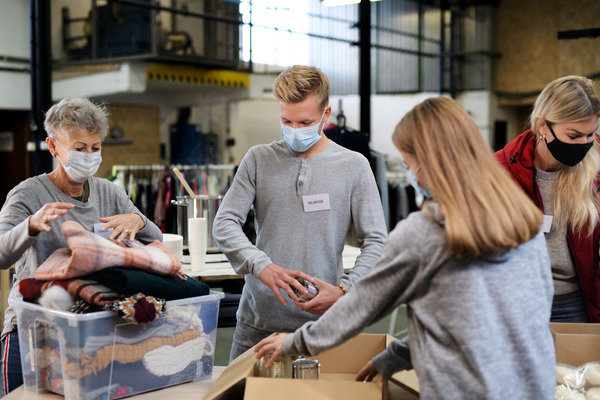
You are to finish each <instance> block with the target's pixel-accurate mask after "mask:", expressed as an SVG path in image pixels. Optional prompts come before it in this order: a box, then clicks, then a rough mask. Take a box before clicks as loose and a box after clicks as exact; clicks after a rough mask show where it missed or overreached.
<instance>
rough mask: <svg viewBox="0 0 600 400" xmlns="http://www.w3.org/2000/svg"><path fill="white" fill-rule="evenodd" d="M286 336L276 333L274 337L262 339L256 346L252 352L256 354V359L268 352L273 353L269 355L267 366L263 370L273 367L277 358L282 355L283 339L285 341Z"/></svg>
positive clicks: (285, 334)
mask: <svg viewBox="0 0 600 400" xmlns="http://www.w3.org/2000/svg"><path fill="white" fill-rule="evenodd" d="M287 335H288V334H287V333H276V334H275V335H274V336H269V337H268V338H264V339H263V340H261V341H260V342H259V343H258V344H257V345H256V348H255V349H254V352H255V353H256V359H259V358H261V357H262V356H264V355H265V353H267V352H269V351H273V354H272V355H271V358H270V359H269V362H268V363H267V365H265V368H269V367H270V366H271V365H273V363H274V362H275V360H276V359H277V357H279V356H280V355H282V354H283V339H285V337H286V336H287Z"/></svg>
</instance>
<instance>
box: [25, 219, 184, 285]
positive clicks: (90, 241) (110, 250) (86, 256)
mask: <svg viewBox="0 0 600 400" xmlns="http://www.w3.org/2000/svg"><path fill="white" fill-rule="evenodd" d="M62 233H63V235H64V236H65V239H66V240H67V244H68V246H69V247H68V248H62V249H57V250H55V251H54V252H53V253H52V254H51V255H50V257H48V258H47V259H46V261H44V262H43V263H42V265H40V266H39V268H38V269H37V271H36V272H35V279H38V280H44V281H50V280H55V279H70V278H77V277H80V276H83V275H87V274H90V273H92V272H95V271H99V270H102V269H104V268H109V267H116V266H121V267H128V268H138V269H141V270H144V271H148V272H152V273H155V274H160V275H176V274H177V273H178V272H179V271H180V270H181V262H180V261H179V259H178V258H177V256H176V255H175V254H173V253H172V252H171V250H169V249H168V248H167V247H166V246H164V245H163V244H162V243H160V242H159V241H158V240H155V241H154V242H152V243H150V244H148V245H143V244H141V243H137V242H133V243H132V244H131V247H127V246H125V245H124V244H117V243H116V242H112V241H110V240H108V239H105V238H103V237H102V236H100V235H97V234H95V233H93V232H88V231H86V230H85V229H83V226H81V225H80V224H79V223H77V222H75V221H66V222H65V223H63V225H62Z"/></svg>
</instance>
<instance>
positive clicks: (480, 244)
mask: <svg viewBox="0 0 600 400" xmlns="http://www.w3.org/2000/svg"><path fill="white" fill-rule="evenodd" d="M392 140H393V142H394V144H395V145H396V147H397V148H398V149H399V150H400V151H402V152H403V153H406V154H410V155H413V156H414V157H415V158H416V160H417V162H418V163H419V165H420V166H421V171H422V172H421V173H422V174H424V178H425V179H424V180H425V181H426V182H427V186H428V188H429V190H430V192H431V193H432V196H433V199H434V200H435V201H436V202H437V203H439V205H440V210H441V212H442V214H443V215H444V217H445V224H444V226H445V230H446V234H447V235H448V242H449V248H450V253H451V254H452V255H453V256H455V257H457V258H462V259H468V258H475V257H479V256H485V255H488V254H492V253H495V252H497V251H501V250H506V249H510V248H514V247H517V246H518V245H520V244H521V243H524V242H526V241H528V240H529V239H531V238H532V237H534V236H535V235H536V234H537V233H538V231H539V226H540V224H541V222H542V213H541V211H540V210H539V208H538V207H537V206H535V204H533V202H532V201H531V200H530V199H529V198H528V197H527V196H526V195H525V193H524V192H523V191H522V190H521V189H520V188H519V187H518V186H517V185H516V184H515V183H514V182H513V180H512V179H511V178H510V176H509V175H508V173H507V171H506V170H505V169H504V168H502V166H501V165H500V164H498V162H497V161H496V160H495V159H494V158H493V156H492V153H491V150H490V148H489V147H488V145H487V143H486V142H485V140H484V139H483V137H482V135H481V133H480V132H479V130H478V129H477V127H476V126H475V124H474V123H473V121H472V120H471V118H470V117H469V115H468V114H467V113H466V112H465V111H464V110H463V109H462V108H461V107H460V106H459V105H458V104H457V103H456V102H454V100H452V99H449V98H446V97H437V98H431V99H428V100H425V101H424V102H422V103H421V104H419V105H417V106H416V107H415V108H413V109H412V110H411V111H410V112H409V113H408V114H406V115H405V116H404V118H402V120H401V121H400V122H399V123H398V125H397V126H396V129H395V131H394V134H393V136H392ZM424 210H425V212H427V207H424Z"/></svg>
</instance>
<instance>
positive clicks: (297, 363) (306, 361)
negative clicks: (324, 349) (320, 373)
mask: <svg viewBox="0 0 600 400" xmlns="http://www.w3.org/2000/svg"><path fill="white" fill-rule="evenodd" d="M292 365H293V366H294V367H295V368H314V367H317V366H319V360H315V359H312V358H299V359H297V360H294V361H292Z"/></svg>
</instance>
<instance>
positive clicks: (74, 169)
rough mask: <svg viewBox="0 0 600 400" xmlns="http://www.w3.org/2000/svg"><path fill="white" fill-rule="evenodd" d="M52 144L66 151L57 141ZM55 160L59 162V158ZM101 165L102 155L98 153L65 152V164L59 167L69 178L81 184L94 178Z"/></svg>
mask: <svg viewBox="0 0 600 400" xmlns="http://www.w3.org/2000/svg"><path fill="white" fill-rule="evenodd" d="M54 142H55V143H56V144H58V145H59V146H60V147H62V149H63V150H67V149H65V148H64V147H63V146H62V145H61V144H60V143H58V141H57V140H54ZM56 159H57V160H58V162H60V158H58V157H56ZM101 163H102V154H101V153H100V152H99V151H96V152H93V153H86V152H85V151H73V150H67V163H66V164H62V163H61V165H62V166H63V169H64V170H65V172H66V173H67V175H69V178H71V179H73V180H74V181H75V182H77V183H82V182H85V181H86V180H87V179H90V178H91V177H92V176H94V174H95V173H96V172H97V171H98V168H100V164H101Z"/></svg>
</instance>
